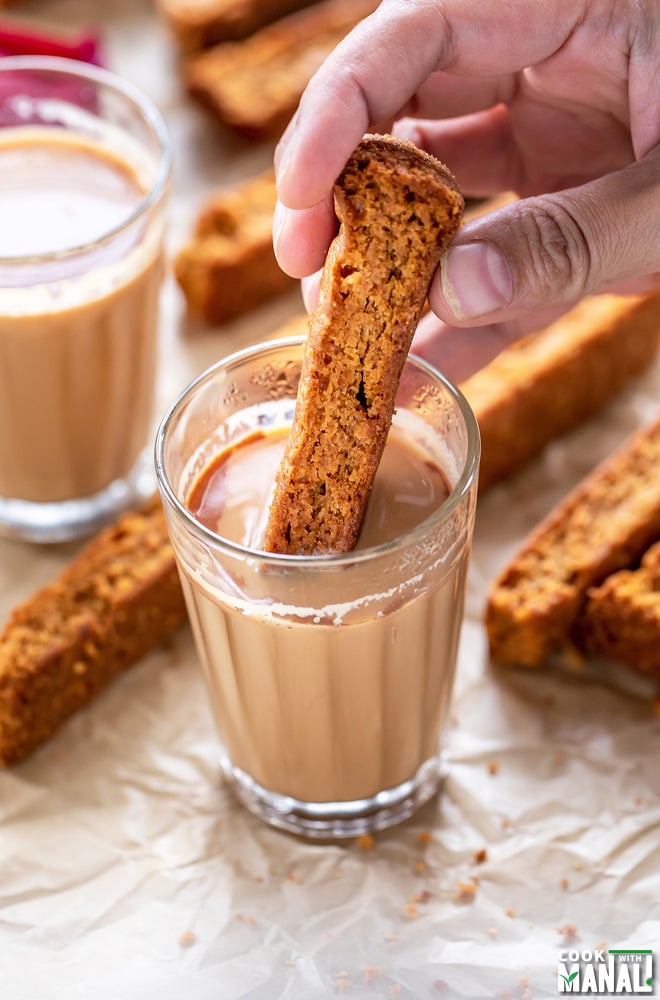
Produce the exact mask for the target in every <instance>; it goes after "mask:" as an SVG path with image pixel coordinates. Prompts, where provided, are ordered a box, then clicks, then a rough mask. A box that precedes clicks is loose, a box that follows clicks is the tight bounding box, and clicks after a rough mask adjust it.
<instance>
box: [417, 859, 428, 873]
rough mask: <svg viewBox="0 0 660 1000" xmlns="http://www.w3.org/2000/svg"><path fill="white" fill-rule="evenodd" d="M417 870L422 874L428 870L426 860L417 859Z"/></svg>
mask: <svg viewBox="0 0 660 1000" xmlns="http://www.w3.org/2000/svg"><path fill="white" fill-rule="evenodd" d="M415 871H416V872H418V873H419V874H420V875H421V873H422V872H425V871H426V861H416V862H415Z"/></svg>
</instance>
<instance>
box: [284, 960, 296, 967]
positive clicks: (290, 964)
mask: <svg viewBox="0 0 660 1000" xmlns="http://www.w3.org/2000/svg"><path fill="white" fill-rule="evenodd" d="M284 964H285V966H286V967H287V969H295V967H296V963H295V962H294V960H293V959H292V958H285V959H284Z"/></svg>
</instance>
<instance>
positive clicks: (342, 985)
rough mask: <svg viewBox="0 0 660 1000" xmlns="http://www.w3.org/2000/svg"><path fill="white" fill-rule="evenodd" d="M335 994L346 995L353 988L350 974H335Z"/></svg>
mask: <svg viewBox="0 0 660 1000" xmlns="http://www.w3.org/2000/svg"><path fill="white" fill-rule="evenodd" d="M333 979H334V987H335V993H345V992H346V990H349V989H350V988H351V980H350V977H349V975H348V972H344V971H342V972H335V974H334V976H333Z"/></svg>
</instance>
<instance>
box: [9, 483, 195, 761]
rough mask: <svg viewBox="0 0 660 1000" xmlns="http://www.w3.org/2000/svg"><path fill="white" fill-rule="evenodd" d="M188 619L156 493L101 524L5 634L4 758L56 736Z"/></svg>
mask: <svg viewBox="0 0 660 1000" xmlns="http://www.w3.org/2000/svg"><path fill="white" fill-rule="evenodd" d="M185 621H186V611H185V605H184V601H183V594H182V591H181V586H180V584H179V577H178V573H177V570H176V565H175V562H174V555H173V553H172V550H171V548H170V544H169V539H168V534H167V528H166V524H165V515H164V513H163V510H162V508H161V506H160V504H159V503H157V502H156V501H154V502H153V504H152V505H151V506H150V507H149V508H148V509H147V510H145V511H143V512H141V513H129V514H125V515H124V516H122V517H121V518H120V519H119V520H118V521H117V523H116V524H115V525H113V526H112V527H110V528H107V529H105V530H104V531H102V532H101V533H100V534H99V535H98V536H96V537H95V538H94V539H93V540H92V541H91V542H89V543H88V545H87V546H86V547H85V548H84V549H83V550H82V551H81V553H80V554H79V555H78V556H77V557H76V558H75V559H74V560H73V561H72V562H71V563H70V564H69V566H68V567H67V568H66V569H65V570H64V571H63V573H62V574H61V575H60V576H59V577H58V579H57V580H56V581H55V582H54V583H52V584H50V585H49V586H46V587H44V588H43V589H41V590H39V591H38V592H37V593H35V594H34V595H33V596H32V597H31V598H29V599H28V600H27V601H26V602H25V603H24V604H22V605H20V606H19V607H17V608H16V609H15V610H14V611H13V612H12V614H11V617H10V618H9V621H8V622H7V624H6V625H5V627H4V629H3V631H2V633H1V634H0V764H15V763H17V762H18V761H20V760H23V758H25V757H27V756H28V754H30V753H31V752H32V751H33V750H35V749H36V747H38V746H39V745H40V744H41V743H43V742H45V741H46V740H48V739H50V737H51V736H53V735H54V734H55V733H56V732H57V730H58V729H59V728H60V727H61V726H62V724H63V723H64V722H65V721H66V720H67V719H68V718H69V717H70V716H71V715H73V713H74V712H76V711H77V710H78V709H79V708H81V707H82V706H83V705H86V704H88V702H90V701H91V700H92V698H93V697H94V696H95V695H96V694H97V692H98V691H100V690H101V688H103V687H104V686H105V685H106V684H107V683H108V682H109V681H110V680H111V679H112V678H113V677H115V676H116V675H117V674H119V673H120V672H121V671H123V670H125V669H126V668H127V667H130V666H131V665H132V664H134V663H135V662H136V661H137V660H139V659H141V657H143V656H145V655H146V654H147V653H148V652H149V651H150V650H152V649H153V648H155V647H156V646H158V645H160V644H161V643H163V642H165V641H166V640H167V639H168V638H169V637H170V636H172V635H173V634H174V632H176V630H177V629H179V628H180V627H181V626H182V625H183V624H184V622H185Z"/></svg>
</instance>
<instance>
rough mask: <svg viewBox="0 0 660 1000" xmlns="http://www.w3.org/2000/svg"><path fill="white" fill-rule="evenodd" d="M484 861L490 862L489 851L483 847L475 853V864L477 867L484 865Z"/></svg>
mask: <svg viewBox="0 0 660 1000" xmlns="http://www.w3.org/2000/svg"><path fill="white" fill-rule="evenodd" d="M484 861H488V851H487V850H486V848H485V847H482V848H480V849H479V850H478V851H475V852H474V863H475V865H482V864H483V863H484Z"/></svg>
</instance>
